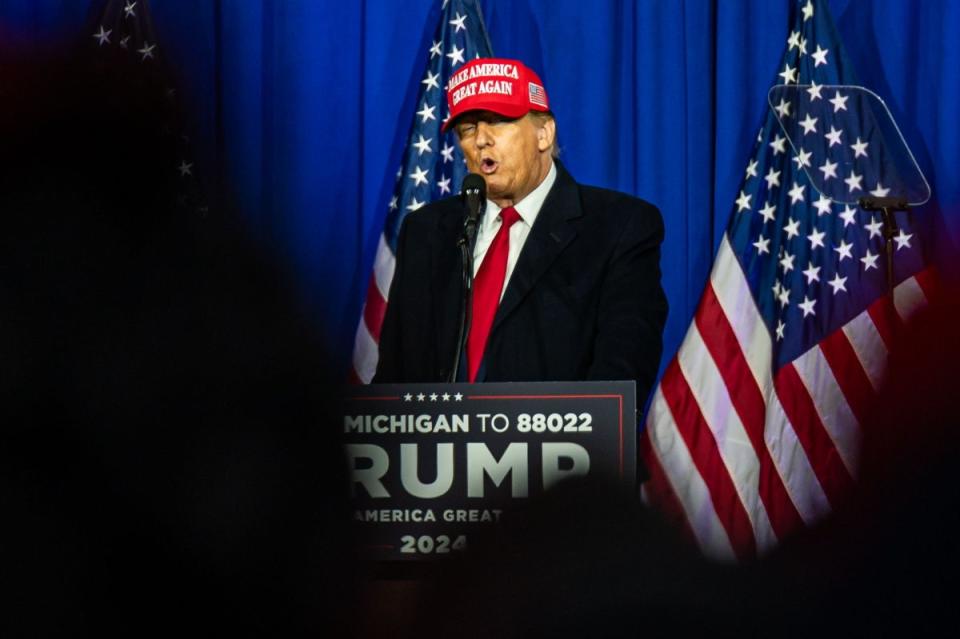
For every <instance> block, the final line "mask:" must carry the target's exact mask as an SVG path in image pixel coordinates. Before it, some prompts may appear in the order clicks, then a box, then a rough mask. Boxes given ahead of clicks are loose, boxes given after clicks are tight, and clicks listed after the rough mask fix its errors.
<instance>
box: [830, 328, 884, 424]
mask: <svg viewBox="0 0 960 639" xmlns="http://www.w3.org/2000/svg"><path fill="white" fill-rule="evenodd" d="M820 350H821V352H822V353H823V356H824V358H825V359H826V360H827V364H829V365H830V370H832V371H833V376H834V377H835V378H836V380H837V385H838V386H840V391H841V392H842V393H843V395H844V398H845V399H846V400H847V404H849V406H850V410H852V411H853V416H854V417H856V418H857V422H858V423H859V424H861V425H863V424H866V423H867V422H866V416H867V411H868V410H869V407H870V404H871V403H872V402H873V400H874V399H876V394H875V393H874V390H873V384H871V383H870V378H869V377H867V372H866V371H865V370H864V369H863V365H862V364H861V363H860V358H859V357H857V352H856V351H855V350H853V346H852V345H851V344H850V340H849V339H847V335H846V333H844V332H843V329H840V330H836V331H834V332H833V333H831V334H830V335H828V336H827V338H826V339H825V340H823V341H822V342H820Z"/></svg>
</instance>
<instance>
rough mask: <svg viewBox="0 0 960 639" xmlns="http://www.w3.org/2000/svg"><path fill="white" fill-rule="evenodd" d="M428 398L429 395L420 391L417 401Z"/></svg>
mask: <svg viewBox="0 0 960 639" xmlns="http://www.w3.org/2000/svg"><path fill="white" fill-rule="evenodd" d="M426 398H427V396H426V395H424V394H423V393H420V394H419V395H417V401H418V402H422V401H423V400H425V399H426Z"/></svg>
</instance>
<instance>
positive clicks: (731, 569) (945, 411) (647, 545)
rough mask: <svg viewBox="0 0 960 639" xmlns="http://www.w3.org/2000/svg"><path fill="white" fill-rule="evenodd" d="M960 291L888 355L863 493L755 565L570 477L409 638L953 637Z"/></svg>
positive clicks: (455, 573)
mask: <svg viewBox="0 0 960 639" xmlns="http://www.w3.org/2000/svg"><path fill="white" fill-rule="evenodd" d="M958 314H960V288H958V287H957V286H956V285H955V284H953V285H951V284H948V283H945V284H944V288H943V290H942V291H941V295H940V297H939V298H938V299H935V301H934V304H933V305H931V307H930V308H928V309H927V310H926V311H924V312H921V314H920V315H918V316H917V318H916V321H915V322H914V323H913V324H912V325H911V326H910V327H909V329H908V330H907V331H906V332H905V333H904V334H903V335H901V336H900V337H901V341H900V343H899V346H898V347H897V348H896V349H895V350H894V351H893V352H892V353H891V355H890V376H889V378H888V379H887V381H886V384H885V386H884V388H883V389H882V391H881V392H880V393H879V394H878V399H877V401H876V402H875V405H874V410H873V412H872V415H871V417H870V419H869V421H868V422H867V423H866V424H865V425H864V426H863V431H864V451H863V458H862V468H861V480H860V483H859V485H858V488H857V493H856V495H855V496H854V497H853V498H852V500H851V502H850V503H849V504H847V505H846V506H845V507H841V508H840V509H838V512H837V513H836V514H835V515H834V516H833V517H832V518H830V519H828V520H826V521H824V522H823V523H822V524H820V525H819V526H815V527H814V528H812V529H811V530H809V531H808V532H806V533H805V534H803V535H801V536H800V537H797V538H793V539H788V540H786V542H785V543H784V544H783V545H782V546H781V547H780V548H779V549H777V550H776V551H774V552H773V553H772V554H771V555H770V556H768V557H766V558H764V559H762V560H759V561H757V562H755V563H753V564H751V565H746V566H732V565H719V564H715V563H711V562H708V561H706V560H704V559H702V558H701V557H700V556H699V555H698V554H697V552H696V551H695V550H694V549H693V548H692V547H691V546H690V545H688V544H687V543H685V542H684V541H683V539H682V538H681V537H680V536H679V535H678V534H677V532H676V531H675V530H674V529H672V528H670V527H668V526H667V525H666V524H665V523H664V522H662V521H661V520H660V519H659V518H658V517H657V516H656V515H655V514H654V513H652V512H650V511H647V510H645V509H644V508H642V507H641V506H639V505H638V504H637V501H636V500H635V499H634V498H633V497H632V496H631V495H619V494H617V493H616V492H609V493H608V494H609V495H610V497H609V498H608V499H597V495H598V494H603V493H602V492H601V493H598V490H600V491H603V490H604V488H603V487H597V486H591V485H589V484H580V485H567V486H566V487H562V488H561V489H560V490H558V491H557V492H554V493H552V494H550V495H549V496H548V497H547V498H546V499H543V500H542V501H540V502H535V503H533V504H531V508H530V509H529V510H528V511H527V512H526V513H525V514H523V516H522V517H520V518H517V519H514V520H512V521H511V522H510V525H508V526H507V527H505V528H504V529H502V530H500V531H498V533H497V534H496V536H495V538H494V539H491V540H489V542H490V543H489V545H488V547H487V548H486V549H482V550H480V551H479V554H475V555H473V556H469V557H467V558H465V559H464V560H463V561H462V562H461V563H459V564H454V565H451V566H449V570H447V572H446V573H445V575H444V576H443V577H441V578H440V579H439V580H438V581H437V582H436V584H435V586H434V588H433V590H431V591H429V592H427V593H425V594H424V595H423V596H421V598H420V604H421V607H420V612H419V614H418V615H417V621H416V623H415V624H413V626H412V627H411V630H410V632H409V633H408V634H407V635H405V636H410V637H415V636H438V637H439V636H457V637H492V636H496V637H561V636H564V637H566V636H570V637H572V636H582V637H633V636H637V637H642V636H671V637H685V636H708V635H709V636H718V635H719V636H738V637H742V636H756V637H781V636H787V637H822V636H831V637H833V636H837V637H850V636H863V637H886V636H893V637H901V636H915V635H934V634H939V633H942V632H943V631H944V630H946V629H952V632H955V630H956V628H957V627H960V626H958V621H960V619H958V617H960V614H958V612H957V610H958V606H957V605H956V601H955V596H956V593H957V592H958V591H960V587H958V586H960V584H958V583H957V582H958V580H960V489H958V485H960V484H958V481H957V473H958V469H960V420H958V415H960V409H958V406H957V397H958V389H960V384H958V383H957V381H956V380H957V375H956V372H955V370H956V366H957V363H958V362H960V338H958V335H957V331H956V318H957V317H958Z"/></svg>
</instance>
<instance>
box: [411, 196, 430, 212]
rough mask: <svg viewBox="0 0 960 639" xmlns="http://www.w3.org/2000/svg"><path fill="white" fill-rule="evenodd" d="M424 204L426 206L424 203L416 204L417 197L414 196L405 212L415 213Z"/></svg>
mask: <svg viewBox="0 0 960 639" xmlns="http://www.w3.org/2000/svg"><path fill="white" fill-rule="evenodd" d="M424 204H426V202H418V201H417V197H416V196H414V197H413V198H411V202H410V204H407V210H408V211H410V212H411V213H412V212H413V211H416V210H417V209H419V208H420V207H421V206H423V205H424Z"/></svg>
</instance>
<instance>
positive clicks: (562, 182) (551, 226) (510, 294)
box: [491, 162, 583, 332]
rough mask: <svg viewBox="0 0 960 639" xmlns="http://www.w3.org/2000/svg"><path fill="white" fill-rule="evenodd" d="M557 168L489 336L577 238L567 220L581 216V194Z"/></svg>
mask: <svg viewBox="0 0 960 639" xmlns="http://www.w3.org/2000/svg"><path fill="white" fill-rule="evenodd" d="M556 165H557V179H556V182H554V184H553V187H552V188H551V189H550V193H548V194H547V199H546V200H544V202H543V207H542V208H541V209H540V213H538V214H537V219H536V221H535V222H534V223H533V228H532V229H530V235H528V236H527V241H526V242H525V243H524V245H523V250H522V251H521V252H520V258H519V259H518V260H517V265H516V267H515V268H514V269H513V274H512V275H511V276H510V281H509V282H508V283H507V290H506V292H505V293H504V295H503V300H501V302H500V307H499V308H498V309H497V315H496V317H495V318H494V320H493V327H492V328H491V332H493V331H495V330H496V329H497V326H499V325H500V323H501V322H502V321H503V320H504V318H506V317H507V316H509V315H510V313H511V312H512V311H513V309H515V308H516V307H517V305H518V304H520V302H521V301H523V299H524V298H525V297H526V296H527V294H528V293H529V292H530V290H531V289H532V288H533V286H534V284H536V283H537V280H539V279H540V277H541V276H542V275H543V274H544V273H545V272H546V270H547V269H548V268H549V267H550V265H551V264H552V263H553V261H554V260H555V259H556V258H557V256H558V255H560V253H561V252H562V251H563V249H564V248H566V246H567V245H568V244H569V243H570V242H571V240H573V238H574V237H576V235H577V231H576V228H575V225H573V224H571V223H570V220H573V219H576V218H578V217H580V216H582V215H583V212H582V211H581V209H580V191H579V189H578V188H577V184H576V182H574V181H573V178H572V177H571V176H570V174H569V173H567V171H566V169H564V168H563V165H561V164H560V162H556Z"/></svg>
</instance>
